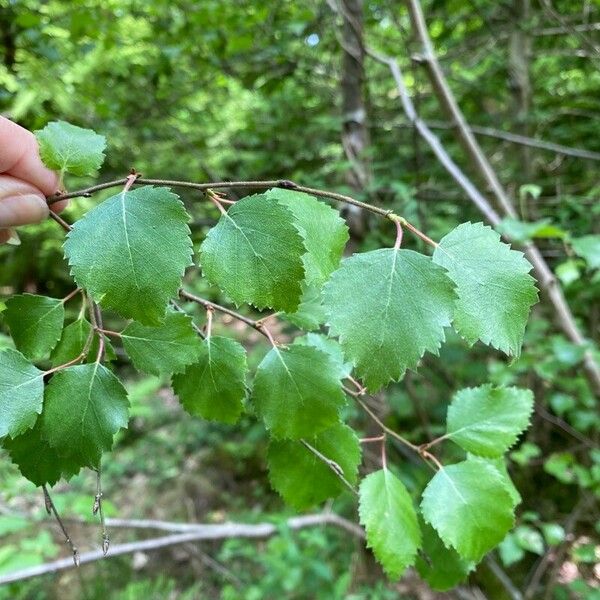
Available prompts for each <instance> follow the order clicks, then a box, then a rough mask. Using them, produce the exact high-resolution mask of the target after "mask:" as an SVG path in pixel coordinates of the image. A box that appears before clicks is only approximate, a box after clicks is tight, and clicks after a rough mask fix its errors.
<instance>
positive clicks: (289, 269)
mask: <svg viewBox="0 0 600 600" xmlns="http://www.w3.org/2000/svg"><path fill="white" fill-rule="evenodd" d="M38 137H39V138H40V140H41V142H42V148H43V152H42V156H43V158H44V160H45V161H46V162H47V163H48V164H49V165H50V166H52V167H54V168H56V169H58V170H60V171H61V172H63V173H64V172H74V173H78V174H91V173H93V172H94V171H95V170H96V169H97V168H98V165H99V164H101V162H102V157H103V151H104V146H105V143H104V138H102V137H101V136H97V135H96V134H94V133H93V132H89V131H86V130H82V129H80V128H77V127H74V126H72V125H68V124H64V123H53V124H51V125H49V126H48V127H47V128H46V129H44V130H42V131H41V132H39V133H38ZM217 202H218V201H217ZM221 209H222V216H221V218H220V220H219V222H218V223H217V225H216V226H214V227H213V228H212V229H211V230H210V231H209V233H208V235H207V236H206V238H205V240H204V241H203V243H202V245H201V247H200V249H199V264H200V266H201V267H202V271H203V275H204V277H205V278H206V280H207V281H208V282H209V283H210V284H212V285H214V286H216V287H218V288H219V289H220V290H221V291H222V292H223V293H224V294H225V295H226V296H227V297H228V298H229V299H230V300H231V301H232V302H233V303H234V304H236V305H241V304H248V305H252V306H254V307H255V308H257V309H259V310H263V309H267V308H269V309H273V310H275V311H278V312H282V313H283V314H284V316H285V317H286V318H288V319H289V320H290V321H291V322H292V323H295V324H297V325H300V326H301V327H303V328H304V329H307V330H311V329H320V328H321V327H322V326H323V325H327V326H328V337H325V336H324V335H322V334H320V333H308V334H307V335H305V336H303V337H299V338H297V339H296V340H295V341H294V343H292V344H289V345H287V346H280V345H278V344H276V343H274V342H273V344H272V345H273V347H272V349H271V350H270V351H269V352H268V353H267V355H266V356H265V357H264V358H263V359H262V361H261V362H260V364H259V365H258V367H257V369H256V372H255V373H254V377H253V381H252V383H251V384H249V382H248V380H249V374H248V368H247V361H246V354H245V350H244V348H243V346H241V345H240V344H239V343H238V342H236V341H234V340H233V339H229V338H226V337H221V336H213V335H212V332H211V328H210V325H209V326H208V328H207V331H206V336H203V335H198V332H197V330H196V328H195V326H194V324H193V322H192V319H191V318H190V317H189V316H187V315H186V314H183V313H181V312H179V310H180V309H179V307H178V305H176V304H174V300H175V299H176V298H178V296H179V293H180V290H181V286H182V282H183V276H184V274H185V271H186V269H187V268H188V267H189V266H191V265H192V264H193V260H192V258H193V245H192V241H191V238H190V231H189V228H188V225H187V222H188V219H189V218H188V215H187V213H186V210H185V208H184V206H183V203H182V202H181V200H180V199H179V197H178V196H177V195H176V194H174V193H173V192H171V191H170V190H169V189H167V188H163V187H152V186H145V187H139V188H136V189H134V190H129V189H125V190H123V191H122V192H120V193H118V194H116V195H114V196H112V197H110V198H108V199H107V200H105V201H104V202H102V203H101V204H100V205H98V206H96V207H95V208H93V209H92V210H90V211H89V212H88V213H87V214H85V216H84V217H83V218H81V219H80V220H79V221H77V222H76V223H75V224H74V225H73V226H72V228H71V230H70V231H69V233H68V234H67V239H66V242H65V244H64V252H65V256H66V258H67V259H68V262H69V266H70V271H71V275H72V277H73V279H74V280H75V283H76V284H77V286H78V288H80V291H81V295H82V298H83V299H84V302H83V304H82V310H81V313H80V316H79V318H78V319H77V320H75V321H74V322H72V323H69V324H68V325H66V327H65V326H64V321H65V311H64V304H65V302H66V301H67V300H70V298H71V295H69V296H68V297H66V298H64V299H62V300H60V299H53V298H49V297H45V296H35V295H28V294H23V295H17V296H14V297H13V298H11V299H10V300H9V301H8V302H7V303H6V311H5V320H6V323H7V324H8V326H9V328H10V331H11V335H12V338H13V341H14V344H15V347H16V350H11V349H9V350H5V351H3V352H1V353H0V438H3V445H4V447H5V448H6V449H7V450H8V452H9V454H10V456H11V458H12V459H13V461H14V462H15V463H16V464H17V465H18V466H19V468H20V470H21V472H22V473H23V474H24V475H25V476H26V477H27V478H28V479H29V480H31V481H32V482H33V483H35V484H37V485H44V484H54V483H55V482H56V481H58V479H59V478H60V477H61V476H62V477H65V478H68V477H69V476H71V475H73V474H74V473H76V472H78V471H79V469H81V468H82V467H89V468H92V469H98V468H99V466H100V460H101V456H102V453H103V452H105V451H108V450H110V449H111V447H112V443H113V438H114V435H115V434H116V433H117V431H118V430H119V429H121V428H123V427H126V426H127V421H128V405H129V402H128V398H127V394H126V391H125V388H124V387H123V385H122V384H121V382H120V381H119V379H118V378H117V377H116V375H115V374H114V373H113V371H112V370H111V369H110V368H109V366H110V365H109V363H110V350H111V346H110V343H109V342H108V340H107V339H106V337H105V336H106V335H108V336H109V337H113V338H115V339H120V340H121V342H122V346H123V349H124V351H125V352H126V353H127V355H128V356H129V358H130V359H131V362H132V363H133V365H134V366H135V367H136V369H138V370H139V371H141V372H143V373H150V374H166V375H172V385H173V389H174V391H175V393H176V394H177V396H178V397H179V399H180V401H181V403H182V405H183V406H184V408H185V409H186V410H187V411H188V412H189V413H191V414H192V415H194V416H199V417H202V418H205V419H211V420H218V421H222V422H225V423H234V422H236V421H237V420H238V418H239V417H240V415H241V414H242V412H243V411H244V410H249V411H254V412H255V414H256V415H257V416H258V417H259V418H260V419H261V420H262V421H263V422H264V425H265V427H266V428H267V430H268V431H269V434H270V436H271V444H270V448H269V454H268V462H269V469H270V475H271V480H272V483H273V486H274V487H275V489H276V490H277V491H278V492H279V493H280V494H281V495H282V496H283V498H284V499H285V500H287V501H288V502H289V503H290V504H292V505H293V506H295V507H296V508H305V507H308V506H310V505H313V504H315V503H319V502H321V501H323V500H325V499H327V498H329V497H331V496H335V495H337V494H338V493H340V492H341V491H342V490H343V487H344V486H346V487H351V488H353V487H354V484H355V483H356V482H357V480H358V467H359V465H360V463H361V451H360V445H359V440H358V437H357V435H356V434H355V432H354V431H353V430H352V429H351V428H350V427H349V426H348V425H347V424H345V423H344V422H343V420H342V418H341V409H342V408H343V407H344V405H345V404H346V394H345V388H344V386H343V384H342V380H343V379H347V378H349V377H350V371H351V370H353V373H354V375H355V376H356V377H358V378H360V379H361V380H362V381H363V382H364V384H365V385H366V388H367V389H368V390H370V391H377V390H379V389H381V388H382V387H383V386H385V385H386V384H388V383H389V382H390V381H398V380H400V379H401V378H402V377H403V376H404V374H405V372H406V370H407V369H416V368H417V367H418V364H419V362H420V360H421V359H422V357H423V355H424V354H425V352H431V353H434V354H436V353H437V352H438V350H439V348H440V346H441V344H442V342H443V341H444V340H445V328H447V327H450V326H452V327H454V329H455V330H456V331H457V332H458V333H459V334H460V335H461V336H462V337H463V338H464V339H465V340H466V341H467V342H468V343H469V344H474V343H475V342H476V341H478V340H480V341H482V342H483V343H485V344H487V345H489V346H492V347H495V348H498V349H500V350H502V351H503V352H505V353H506V354H509V355H515V356H517V355H518V354H519V351H520V347H521V343H522V340H523V334H524V329H525V324H526V321H527V317H528V313H529V309H530V307H531V306H532V304H534V303H535V301H536V299H537V292H536V289H535V287H534V285H533V279H532V277H531V276H530V275H529V274H528V272H529V270H530V265H529V264H528V263H527V262H526V261H525V259H524V257H523V255H522V254H521V253H519V252H516V251H514V250H511V249H510V247H509V246H507V245H506V244H504V243H502V242H501V241H500V236H499V234H497V233H496V232H494V231H493V230H492V229H490V228H489V227H486V226H484V225H482V224H480V223H475V224H473V223H464V224H462V225H460V226H459V227H457V228H456V229H454V230H453V231H451V232H450V233H448V234H447V235H446V236H445V237H444V238H443V239H442V240H441V242H440V243H439V244H437V245H436V247H435V251H434V253H433V256H432V257H429V256H426V255H424V254H420V253H417V252H414V251H412V250H405V249H400V247H399V244H397V246H396V247H394V248H389V249H378V250H373V251H369V252H364V253H360V254H354V255H352V256H351V257H349V258H345V259H343V260H342V253H343V250H344V246H345V243H346V241H347V237H348V235H347V230H346V226H345V224H344V222H343V220H342V219H341V218H340V216H339V214H338V213H337V211H335V210H334V209H333V208H331V207H330V206H329V205H327V204H325V203H323V202H320V201H319V200H317V199H316V198H314V197H312V196H308V195H306V194H301V193H299V192H297V191H292V190H283V189H271V190H269V191H268V192H266V193H264V194H256V195H252V196H249V197H246V198H243V199H242V200H240V201H238V202H236V203H235V204H234V206H233V207H232V208H230V209H229V210H228V211H225V210H224V209H223V208H222V207H221ZM99 307H101V308H103V309H110V310H112V311H114V312H115V313H116V314H117V315H119V316H120V317H121V318H122V319H130V322H129V323H128V324H127V325H126V326H125V327H124V328H123V329H122V331H120V332H115V331H105V330H104V329H103V328H102V325H101V323H102V319H101V313H100V308H99ZM86 313H87V314H88V316H89V320H88V319H86V318H85V315H86ZM209 323H210V319H209ZM255 327H256V328H258V329H259V330H261V331H263V332H265V334H266V335H268V336H269V338H271V336H270V334H269V333H268V329H267V327H266V326H265V325H263V324H261V325H256V324H255ZM336 340H337V341H336ZM34 363H37V366H36V364H34ZM47 363H49V364H50V366H49V367H48V368H42V366H45V365H46V364H47ZM531 409H532V396H531V393H530V392H528V391H525V390H519V389H516V388H502V387H500V388H492V387H490V386H483V387H480V388H474V389H465V390H463V391H461V392H459V393H458V394H457V395H456V396H455V398H454V400H453V402H452V404H451V405H450V409H449V412H448V421H447V434H446V435H445V436H444V438H449V439H452V440H453V441H454V442H455V443H456V444H458V445H459V446H460V447H461V448H463V449H464V450H466V451H467V452H469V456H468V458H467V459H466V460H465V461H463V462H460V463H458V464H455V465H451V466H448V467H442V466H441V465H439V464H438V469H439V470H438V472H437V473H436V474H435V475H434V477H433V478H432V479H431V481H430V482H429V484H428V485H427V487H426V488H425V490H424V492H423V499H422V502H421V508H420V512H421V518H422V520H423V521H425V523H422V522H421V523H420V520H421V518H420V517H419V516H418V514H417V512H416V510H415V509H414V507H413V503H412V499H411V496H410V494H409V492H408V491H407V489H406V488H405V486H404V484H403V483H402V482H401V480H400V479H398V478H397V477H396V476H395V475H394V474H393V472H392V469H391V468H388V466H387V465H386V464H385V462H384V466H383V469H382V470H379V471H376V472H374V473H371V474H369V475H367V476H366V477H365V478H364V479H363V480H362V482H361V484H360V488H359V496H360V518H361V522H362V523H363V524H364V525H365V528H366V531H367V539H368V542H369V545H370V546H371V547H372V548H373V550H374V552H375V554H376V556H377V557H378V559H379V560H380V561H381V563H382V564H383V566H384V568H385V570H386V571H387V572H388V573H389V574H390V576H392V577H397V576H399V575H400V573H401V572H402V571H403V570H404V569H405V568H406V567H407V566H409V565H411V564H414V562H415V560H416V557H417V551H418V550H419V549H420V548H423V551H424V552H425V553H426V554H427V555H428V556H429V559H431V561H435V560H436V557H439V560H441V561H442V562H445V561H446V560H451V561H452V564H456V565H457V566H458V567H457V569H458V571H457V570H453V571H452V578H454V577H456V576H457V573H458V575H459V576H460V577H462V576H464V575H465V574H466V573H467V572H468V569H469V568H471V566H472V565H473V564H474V563H476V562H478V561H479V560H480V559H481V558H482V557H483V555H484V554H485V553H486V552H487V551H489V550H490V549H491V548H492V547H494V546H495V545H497V544H498V543H499V542H500V541H502V539H503V538H504V536H505V534H506V533H507V531H508V530H509V529H510V528H511V526H512V524H513V513H514V508H515V506H516V504H517V502H518V493H517V492H516V490H514V488H513V487H512V484H511V483H510V480H509V478H508V475H507V473H506V471H505V469H504V463H503V461H502V454H503V453H504V452H505V451H506V450H507V449H508V448H509V447H510V446H511V445H512V444H513V443H514V442H515V440H516V438H517V436H518V435H519V434H520V433H521V432H522V431H523V430H524V429H525V428H526V427H527V424H528V421H529V414H530V412H531ZM423 456H424V457H427V456H430V454H429V453H428V452H424V453H423ZM428 564H429V563H428ZM420 570H421V571H422V572H423V573H424V574H425V575H424V576H427V573H429V572H430V570H431V569H430V568H428V567H427V565H421V567H420ZM432 570H433V571H435V572H436V573H437V570H436V569H432ZM437 576H438V575H436V574H434V575H432V577H433V578H435V577H437ZM438 585H440V586H443V585H446V583H440V584H438Z"/></svg>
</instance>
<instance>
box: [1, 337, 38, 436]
mask: <svg viewBox="0 0 600 600" xmlns="http://www.w3.org/2000/svg"><path fill="white" fill-rule="evenodd" d="M43 402H44V372H43V371H40V370H39V369H36V367H34V366H33V365H32V364H31V363H30V362H29V361H28V360H27V359H26V358H25V357H24V356H23V355H22V354H21V353H20V352H17V351H16V350H10V349H8V350H3V351H2V352H0V439H2V438H3V437H4V436H6V435H9V436H10V437H12V438H14V437H16V436H18V435H19V434H21V433H23V432H24V431H27V430H28V429H30V428H31V427H33V426H34V424H35V422H36V419H37V417H38V415H39V414H40V413H41V412H42V404H43Z"/></svg>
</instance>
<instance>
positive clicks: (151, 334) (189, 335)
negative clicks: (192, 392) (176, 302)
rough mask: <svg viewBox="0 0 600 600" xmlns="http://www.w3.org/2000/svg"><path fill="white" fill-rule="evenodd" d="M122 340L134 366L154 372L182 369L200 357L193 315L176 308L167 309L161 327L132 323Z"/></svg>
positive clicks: (122, 334) (170, 371)
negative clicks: (178, 310)
mask: <svg viewBox="0 0 600 600" xmlns="http://www.w3.org/2000/svg"><path fill="white" fill-rule="evenodd" d="M121 339H122V340H123V347H124V348H125V351H126V352H127V354H128V355H129V358H130V359H131V361H132V362H133V364H134V366H135V368H136V369H138V370H139V371H143V372H144V373H150V374H152V375H161V374H163V373H179V372H181V371H183V370H184V369H185V367H186V366H187V365H189V364H191V363H193V362H194V361H195V360H196V359H197V358H198V356H199V355H200V352H201V347H202V344H201V340H200V338H199V336H198V334H197V333H196V332H195V331H194V328H193V327H192V319H191V317H189V316H188V315H185V314H183V313H179V312H173V311H168V312H167V316H166V318H165V322H164V323H163V324H162V325H159V326H158V327H148V326H146V325H141V324H140V323H136V322H135V321H134V322H133V323H130V324H129V325H128V326H127V327H126V328H125V329H124V330H123V331H122V332H121Z"/></svg>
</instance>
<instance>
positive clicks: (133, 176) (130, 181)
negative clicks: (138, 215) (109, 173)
mask: <svg viewBox="0 0 600 600" xmlns="http://www.w3.org/2000/svg"><path fill="white" fill-rule="evenodd" d="M137 178H138V174H137V173H136V172H131V173H129V175H127V178H126V180H125V185H124V187H123V194H125V193H127V192H128V191H129V190H130V188H131V186H132V185H133V184H134V183H135V180H136V179H137Z"/></svg>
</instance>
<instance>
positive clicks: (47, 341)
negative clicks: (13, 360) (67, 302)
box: [4, 294, 65, 360]
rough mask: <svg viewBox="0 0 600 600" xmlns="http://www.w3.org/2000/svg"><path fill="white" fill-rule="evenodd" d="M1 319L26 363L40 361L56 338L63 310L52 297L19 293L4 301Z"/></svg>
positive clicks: (63, 316) (61, 323)
mask: <svg viewBox="0 0 600 600" xmlns="http://www.w3.org/2000/svg"><path fill="white" fill-rule="evenodd" d="M4 319H5V320H6V324H7V325H8V327H9V328H10V333H11V335H12V338H13V340H14V342H15V346H16V347H17V349H18V350H20V351H21V352H22V353H23V354H24V355H25V356H26V357H27V358H29V359H30V360H41V359H42V358H45V357H46V356H47V355H48V354H49V353H50V351H51V350H52V348H54V346H55V345H56V342H58V340H59V338H60V333H61V331H62V327H63V323H64V320H65V309H64V305H63V303H62V301H61V300H58V299H56V298H48V297H47V296H36V295H34V294H22V295H18V296H13V297H12V298H9V299H8V300H7V302H6V311H5V312H4Z"/></svg>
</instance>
